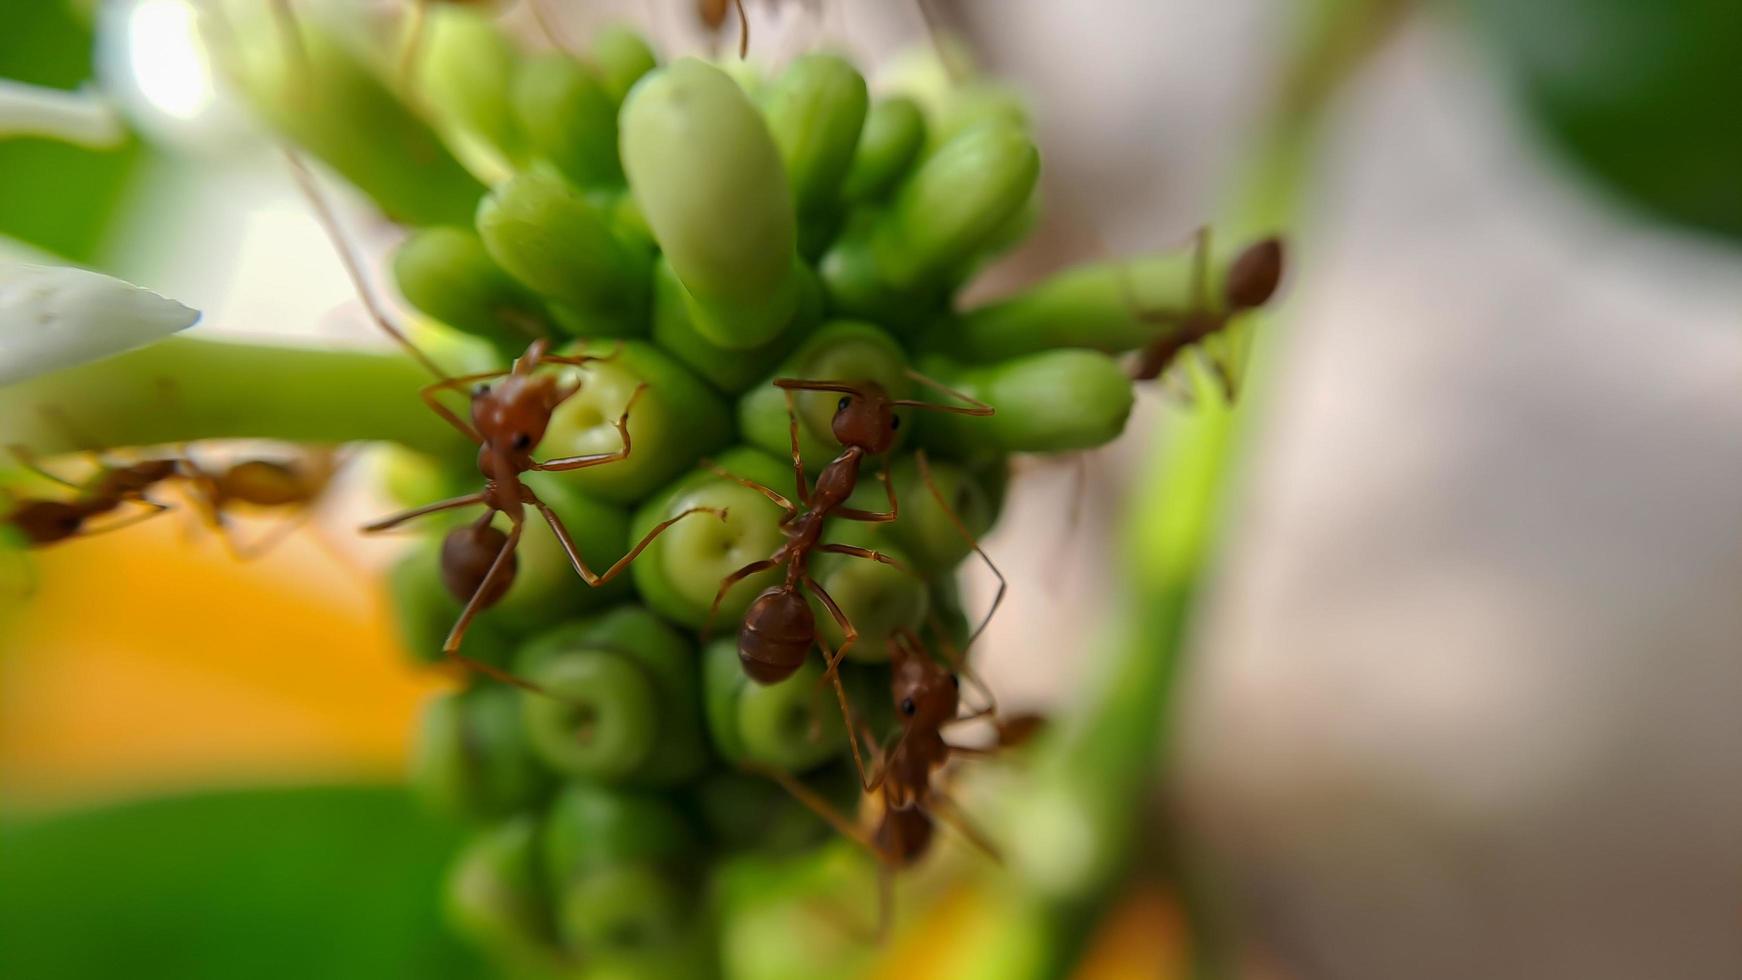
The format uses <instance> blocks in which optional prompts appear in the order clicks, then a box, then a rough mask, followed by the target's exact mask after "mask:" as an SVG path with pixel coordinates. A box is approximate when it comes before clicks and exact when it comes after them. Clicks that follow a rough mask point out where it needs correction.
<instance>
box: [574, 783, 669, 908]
mask: <svg viewBox="0 0 1742 980" xmlns="http://www.w3.org/2000/svg"><path fill="white" fill-rule="evenodd" d="M543 843H544V859H545V865H546V868H547V869H548V870H547V873H548V874H549V877H550V881H551V883H552V885H553V887H555V888H556V889H557V890H559V891H560V890H561V889H562V887H563V886H564V885H565V884H566V883H568V882H570V881H573V880H574V879H576V878H579V877H582V876H584V875H587V874H590V873H592V872H594V871H599V870H602V869H605V868H610V867H613V866H615V865H622V864H641V863H670V864H682V863H686V862H687V861H688V860H689V858H690V856H691V855H692V854H693V852H694V851H695V849H696V831H695V828H693V827H691V826H690V823H689V821H688V820H686V819H684V817H683V815H682V814H680V813H679V812H678V811H677V809H676V808H675V807H673V806H672V805H671V803H670V802H669V801H668V800H667V798H666V797H664V796H659V795H655V794H652V793H647V792H637V791H634V790H622V789H607V788H605V787H602V786H594V785H591V784H588V783H570V784H569V785H568V786H567V787H565V788H564V789H563V791H562V792H561V793H559V794H557V797H556V799H555V800H554V801H552V803H551V806H550V813H549V816H547V817H546V818H545V825H544V841H543Z"/></svg>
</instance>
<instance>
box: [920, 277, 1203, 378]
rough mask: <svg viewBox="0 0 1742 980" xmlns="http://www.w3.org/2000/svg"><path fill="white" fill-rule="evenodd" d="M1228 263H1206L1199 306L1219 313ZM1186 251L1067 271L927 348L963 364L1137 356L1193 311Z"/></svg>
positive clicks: (945, 329)
mask: <svg viewBox="0 0 1742 980" xmlns="http://www.w3.org/2000/svg"><path fill="white" fill-rule="evenodd" d="M1228 265H1229V262H1228V261H1227V259H1226V258H1224V259H1223V260H1222V261H1219V262H1215V263H1212V265H1211V267H1210V275H1209V277H1208V278H1209V282H1208V283H1207V286H1208V287H1209V288H1208V289H1207V290H1206V291H1205V296H1204V299H1203V301H1202V305H1203V306H1204V308H1206V309H1207V310H1208V311H1210V312H1215V311H1217V310H1219V309H1220V308H1221V306H1222V303H1221V297H1222V283H1223V282H1224V281H1225V280H1226V278H1227V272H1228ZM1192 270H1193V256H1192V252H1191V250H1189V249H1188V250H1184V251H1176V252H1170V253H1165V254H1160V255H1151V256H1145V257H1143V258H1138V259H1131V260H1128V261H1124V262H1097V263H1091V264H1088V265H1082V266H1078V267H1076V268H1074V269H1068V270H1066V271H1064V272H1061V273H1059V274H1058V275H1055V276H1053V277H1052V278H1050V279H1047V280H1046V281H1045V282H1042V283H1039V284H1037V285H1035V286H1031V287H1029V288H1028V289H1026V290H1024V291H1022V292H1020V293H1017V294H1016V295H1015V296H1011V297H1009V298H1008V299H1003V300H999V301H997V302H994V303H989V304H987V305H985V306H982V307H979V308H977V309H974V310H970V311H968V312H967V313H964V314H962V315H961V316H960V317H959V318H957V320H956V322H954V323H948V324H940V325H938V327H937V329H935V330H933V331H931V333H930V335H929V336H928V338H927V343H928V346H929V347H931V348H932V349H935V350H938V351H940V352H942V353H946V354H948V355H949V356H951V357H953V358H956V359H958V360H962V361H966V362H969V363H985V362H987V361H998V360H1004V359H1007V358H1010V357H1015V356H1018V355H1021V354H1033V353H1038V352H1040V351H1043V350H1051V349H1054V348H1059V347H1083V348H1088V349H1092V350H1100V351H1106V352H1109V353H1113V352H1119V351H1129V350H1136V349H1137V348H1139V347H1142V346H1144V345H1146V344H1148V343H1150V342H1151V341H1154V340H1156V339H1158V338H1160V337H1162V336H1165V335H1166V334H1167V333H1169V332H1170V331H1174V330H1178V329H1179V327H1180V325H1181V323H1182V322H1183V321H1184V320H1185V317H1186V316H1187V315H1188V314H1189V313H1191V312H1192V311H1193V310H1194V308H1195V307H1196V306H1197V305H1198V304H1199V299H1198V294H1197V290H1196V289H1195V288H1194V286H1193V281H1192V280H1193V271H1192Z"/></svg>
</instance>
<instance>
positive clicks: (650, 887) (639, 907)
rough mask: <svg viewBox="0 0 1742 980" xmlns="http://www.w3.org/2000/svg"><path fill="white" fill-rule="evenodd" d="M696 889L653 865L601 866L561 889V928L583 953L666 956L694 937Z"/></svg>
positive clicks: (568, 941)
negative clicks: (691, 934)
mask: <svg viewBox="0 0 1742 980" xmlns="http://www.w3.org/2000/svg"><path fill="white" fill-rule="evenodd" d="M694 894H695V889H694V888H693V886H691V885H690V884H689V883H687V882H685V881H683V880H681V879H679V878H678V877H677V876H676V875H674V874H673V873H672V872H670V871H667V870H665V869H663V868H660V867H657V866H654V865H648V864H620V865H613V866H611V867H608V868H601V869H599V870H597V871H594V872H591V873H590V874H586V875H581V876H579V877H576V878H573V879H571V880H570V881H568V882H567V883H566V884H565V885H564V886H563V888H562V889H561V890H560V891H559V892H558V893H557V931H558V932H559V933H560V934H561V936H562V939H563V943H564V945H565V946H567V947H568V948H569V949H570V950H571V951H572V952H574V953H575V954H576V955H579V956H581V957H583V958H591V957H595V956H596V957H601V958H604V959H614V958H618V957H633V958H635V959H637V960H641V959H644V958H645V959H650V960H655V961H664V960H665V959H666V958H667V957H670V956H673V955H675V952H676V950H678V949H679V948H681V947H682V946H684V945H686V943H688V942H691V941H693V940H691V939H690V933H691V931H692V920H693V917H694V914H695V901H694V899H693V897H692V896H693V895H694ZM638 973H639V971H638ZM639 975H643V976H660V975H667V976H673V975H677V976H682V975H690V974H689V973H688V972H687V971H685V972H683V973H678V974H661V973H640V974H639Z"/></svg>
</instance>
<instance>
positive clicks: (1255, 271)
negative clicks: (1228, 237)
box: [1223, 238, 1282, 310]
mask: <svg viewBox="0 0 1742 980" xmlns="http://www.w3.org/2000/svg"><path fill="white" fill-rule="evenodd" d="M1281 282H1282V239H1280V238H1266V239H1264V240H1263V241H1261V242H1258V243H1256V244H1253V245H1248V246H1247V247H1246V250H1245V251H1243V252H1241V253H1240V254H1239V255H1237V256H1235V258H1234V261H1233V262H1232V263H1231V264H1230V265H1229V266H1228V281H1227V283H1226V284H1224V286H1223V293H1224V295H1225V296H1226V297H1227V301H1228V309H1230V310H1250V309H1253V308H1255V307H1259V306H1263V305H1264V304H1265V303H1267V302H1269V301H1270V297H1271V296H1273V295H1275V294H1276V287H1277V286H1278V285H1279V284H1280V283H1281Z"/></svg>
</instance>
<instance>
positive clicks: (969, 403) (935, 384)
mask: <svg viewBox="0 0 1742 980" xmlns="http://www.w3.org/2000/svg"><path fill="white" fill-rule="evenodd" d="M905 373H906V374H907V376H908V378H909V379H911V380H913V381H916V382H918V383H919V384H922V385H925V386H926V387H927V388H930V389H932V390H933V391H941V392H943V393H944V394H946V395H949V396H950V397H951V398H954V399H956V400H957V401H960V402H963V403H964V404H963V405H939V404H938V403H937V402H927V401H916V400H914V399H911V398H902V399H898V400H896V401H893V402H890V404H891V405H899V406H901V407H903V408H919V409H924V410H926V411H930V412H948V413H949V414H951V415H974V416H987V415H994V414H997V412H996V410H995V409H994V408H993V407H992V406H990V405H988V404H986V403H985V402H983V401H981V400H979V399H978V398H974V397H973V396H971V395H966V394H963V393H962V392H959V391H957V390H955V389H954V388H951V387H948V386H946V385H944V384H943V383H942V382H939V381H936V380H934V379H932V378H929V377H926V376H925V375H923V374H920V373H919V372H918V371H915V370H914V369H913V368H908V369H907V370H906V372H905Z"/></svg>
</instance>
